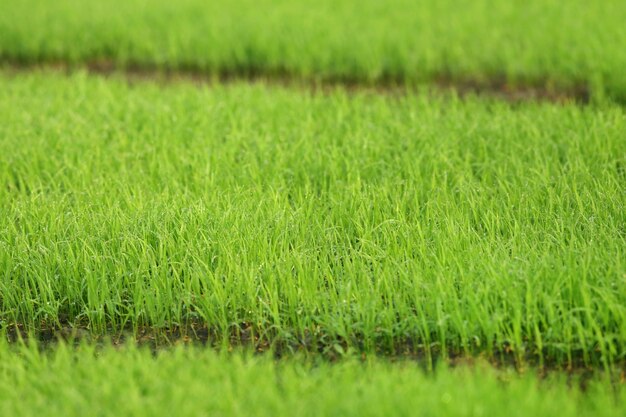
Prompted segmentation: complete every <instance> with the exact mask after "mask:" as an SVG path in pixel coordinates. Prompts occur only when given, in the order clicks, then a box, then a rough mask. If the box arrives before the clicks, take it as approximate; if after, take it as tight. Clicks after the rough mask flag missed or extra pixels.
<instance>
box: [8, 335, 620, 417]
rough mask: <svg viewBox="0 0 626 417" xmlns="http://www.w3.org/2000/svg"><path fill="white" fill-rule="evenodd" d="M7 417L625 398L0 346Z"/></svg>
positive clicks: (600, 383)
mask: <svg viewBox="0 0 626 417" xmlns="http://www.w3.org/2000/svg"><path fill="white" fill-rule="evenodd" d="M0 356H1V357H2V358H3V360H2V361H0V413H2V415H6V416H14V415H15V416H17V415H19V416H23V417H28V416H42V415H46V416H65V417H72V416H84V415H98V416H116V417H117V416H119V417H123V416H151V417H158V416H172V415H176V416H181V417H185V416H214V415H220V416H250V415H254V416H293V415H298V416H335V415H337V416H359V417H361V416H389V415H394V416H475V417H479V416H494V415H506V416H511V417H515V416H519V417H522V416H538V417H541V416H555V415H558V416H563V417H574V416H581V417H582V416H598V417H604V416H607V417H608V416H615V417H617V416H622V415H623V411H624V404H625V403H624V402H625V401H626V390H625V388H624V385H617V386H612V385H611V384H610V381H609V380H608V379H607V378H604V377H601V376H600V377H596V378H593V379H592V380H588V381H586V382H585V386H586V388H585V389H586V391H585V392H584V393H583V391H582V390H581V389H580V388H579V382H578V379H577V378H569V381H568V378H566V377H565V376H563V375H549V376H548V377H546V378H544V379H541V380H540V379H539V378H538V377H537V376H536V375H534V374H533V373H528V374H526V375H522V376H520V375H518V374H516V373H513V372H511V371H508V370H494V369H493V368H490V367H488V366H484V365H482V364H479V365H477V366H475V367H459V368H453V369H449V368H439V369H437V370H436V371H435V372H433V373H425V372H424V371H423V370H421V369H420V368H418V367H417V365H416V364H415V363H411V362H398V363H389V362H386V361H382V360H372V359H368V360H366V361H364V362H360V361H356V360H354V359H347V360H344V361H341V362H339V363H335V364H328V363H326V362H320V363H312V362H310V361H307V360H302V359H297V358H296V359H293V358H292V359H290V360H280V361H274V360H273V359H272V358H270V357H268V356H267V355H261V356H252V355H249V354H246V353H233V354H222V353H216V352H214V351H212V350H207V349H185V348H181V347H178V348H174V349H168V350H161V351H159V352H158V353H157V354H154V353H152V352H150V351H148V350H141V349H137V348H135V347H132V346H125V347H123V348H112V347H105V348H103V349H97V350H96V349H94V348H93V347H92V346H91V347H90V346H86V345H84V346H80V347H79V348H78V349H73V348H68V347H67V346H65V345H61V346H59V347H57V349H55V350H54V351H51V352H44V353H42V352H41V351H39V350H38V349H37V347H36V346H34V347H27V346H17V347H15V346H13V347H7V345H6V344H1V347H0Z"/></svg>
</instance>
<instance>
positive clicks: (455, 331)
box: [0, 74, 626, 365]
mask: <svg viewBox="0 0 626 417" xmlns="http://www.w3.org/2000/svg"><path fill="white" fill-rule="evenodd" d="M0 119H1V120H2V123H0V207H1V211H2V215H1V216H0V271H1V274H2V275H1V276H0V320H1V321H2V322H3V323H4V324H5V325H7V324H16V323H19V324H22V325H24V326H26V327H27V328H28V329H31V330H36V329H39V328H41V327H42V326H60V325H66V324H70V325H75V326H85V327H86V328H88V329H90V330H91V331H92V332H94V333H104V332H107V331H113V332H117V331H121V330H122V329H125V328H129V327H130V328H135V329H137V328H139V327H140V326H153V327H155V328H168V327H171V326H184V325H186V324H189V323H201V324H202V325H205V326H207V327H209V328H210V329H212V331H214V332H216V334H218V335H221V337H223V338H225V339H227V338H229V337H230V336H231V334H232V332H233V329H237V328H240V327H242V326H243V327H246V328H248V327H249V328H252V329H253V330H254V332H255V333H256V337H259V338H261V339H262V340H266V341H270V342H273V341H281V340H282V341H290V342H294V343H297V344H300V345H301V346H304V347H305V348H307V349H315V348H316V346H319V345H333V344H338V345H339V346H342V347H343V348H355V349H358V350H363V351H375V350H378V349H383V350H394V349H397V346H399V345H403V346H412V348H414V349H421V350H424V351H426V352H429V353H430V352H434V351H437V352H443V353H444V355H445V354H446V353H447V352H460V353H473V352H483V353H484V354H486V355H488V356H493V355H496V354H498V352H500V351H510V352H512V353H513V354H514V355H515V356H516V357H517V358H518V359H520V360H521V359H522V358H523V357H525V356H527V355H533V356H536V357H538V358H540V360H543V359H545V358H550V360H553V361H556V362H557V363H559V364H572V363H573V362H575V361H576V360H579V359H580V360H582V361H584V362H586V363H598V362H601V363H604V364H605V365H609V364H610V363H612V362H615V361H618V360H622V359H624V347H625V346H624V341H625V340H626V320H625V318H626V308H625V307H624V306H626V275H625V274H626V267H625V265H624V259H626V257H625V250H626V249H625V248H626V241H625V240H626V234H625V229H624V227H625V225H626V210H625V207H624V206H625V202H626V196H625V194H624V189H625V184H626V176H625V174H624V167H625V166H626V161H625V158H624V157H625V155H626V141H625V140H624V137H625V134H626V122H625V119H624V114H623V110H622V109H620V108H618V107H612V106H609V105H606V106H600V107H586V108H580V107H576V106H573V105H564V106H557V105H553V104H537V103H529V104H520V105H517V106H510V105H507V104H503V103H498V102H493V101H484V100H478V99H471V98H469V99H467V100H463V101H459V100H456V99H455V98H454V97H447V98H436V97H432V96H429V95H427V94H419V95H416V96H404V97H379V96H372V95H368V94H354V95H349V94H346V93H345V92H342V91H341V90H338V91H335V92H333V93H330V94H326V95H316V94H311V93H307V92H304V91H295V90H288V89H281V88H269V87H265V86H263V85H238V84H235V85H232V86H229V87H220V86H215V87H214V88H210V89H209V88H196V87H194V86H189V85H185V84H181V85H176V86H171V87H166V88H157V87H155V86H153V85H150V84H140V85H136V86H128V85H127V84H125V83H124V82H123V81H120V80H105V79H102V78H94V77H88V76H84V75H81V74H78V75H74V76H71V77H69V78H64V77H60V76H56V75H53V74H30V75H26V76H14V77H10V78H9V77H0ZM409 343H410V344H409Z"/></svg>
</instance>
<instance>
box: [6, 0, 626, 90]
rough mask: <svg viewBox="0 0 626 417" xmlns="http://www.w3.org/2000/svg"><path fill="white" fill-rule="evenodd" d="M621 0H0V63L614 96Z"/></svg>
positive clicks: (621, 55)
mask: <svg viewBox="0 0 626 417" xmlns="http://www.w3.org/2000/svg"><path fill="white" fill-rule="evenodd" d="M625 21H626V3H625V2H624V1H621V0H602V1H594V2H590V1H583V0H574V1H569V2H567V4H566V5H564V4H563V2H561V1H556V0H532V1H521V0H515V1H508V0H501V1H488V0H475V1H466V2H458V1H449V0H448V1H446V0H430V1H421V2H414V1H409V0H394V1H386V2H380V1H374V0H372V1H368V0H366V1H353V0H321V1H320V0H316V1H293V0H288V1H287V0H283V1H276V0H261V1H259V0H255V1H251V0H235V1H229V2H216V1H213V2H206V1H203V0H179V1H176V2H171V1H166V0H157V1H146V0H132V1H129V0H111V1H106V2H102V1H84V0H57V1H53V2H52V1H46V0H4V1H3V2H2V13H0V60H3V61H5V62H7V61H8V62H13V63H25V64H29V63H39V62H50V61H53V62H54V61H66V62H70V63H81V62H87V61H90V62H93V61H105V62H112V63H114V64H115V65H117V66H120V67H124V66H139V67H148V68H153V67H157V68H169V69H186V70H195V71H201V72H207V73H213V74H220V73H222V74H223V73H226V74H234V75H240V76H246V75H252V74H261V75H287V76H291V77H304V78H310V79H334V80H337V79H339V80H350V81H356V82H379V81H387V82H388V81H392V82H398V83H409V84H415V83H420V82H431V81H433V80H440V79H447V80H451V81H452V82H470V83H477V84H479V85H491V84H493V83H496V84H512V85H516V84H523V85H536V86H540V87H542V88H547V89H578V88H588V89H591V90H592V93H593V94H594V95H599V96H601V95H603V94H606V95H608V96H610V97H612V98H614V99H616V100H619V101H621V102H626V77H625V76H624V68H626V48H624V45H626V25H624V22H625Z"/></svg>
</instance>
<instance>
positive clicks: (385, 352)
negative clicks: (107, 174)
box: [4, 323, 626, 382]
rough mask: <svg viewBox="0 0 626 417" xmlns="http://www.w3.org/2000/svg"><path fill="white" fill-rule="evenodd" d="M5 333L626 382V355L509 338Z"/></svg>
mask: <svg viewBox="0 0 626 417" xmlns="http://www.w3.org/2000/svg"><path fill="white" fill-rule="evenodd" d="M4 333H5V335H6V338H7V339H8V341H9V342H10V343H17V342H19V341H20V340H23V341H29V340H35V341H36V342H37V343H38V344H39V346H41V347H42V348H43V349H48V348H53V347H54V346H55V345H56V344H57V343H59V342H65V343H70V344H75V345H79V344H80V343H85V342H86V343H91V344H96V345H101V346H104V345H105V344H111V345H113V346H122V345H124V344H126V343H134V344H137V345H139V346H142V347H146V348H148V349H150V350H152V351H153V352H154V353H157V352H158V351H159V350H161V349H167V348H170V347H172V346H176V345H191V346H194V345H195V346H204V347H209V348H216V349H226V350H229V351H232V350H239V349H245V350H251V351H254V352H257V353H271V354H272V355H273V356H274V357H275V358H277V359H280V358H283V357H289V356H291V355H304V356H313V357H319V358H321V359H323V360H328V361H331V362H332V361H336V360H339V359H341V358H343V357H346V356H352V357H354V356H357V357H361V358H362V359H366V358H367V357H368V356H376V357H385V358H387V359H388V360H389V361H391V362H395V361H407V360H408V361H414V362H417V363H418V364H420V366H422V367H423V368H424V369H425V370H431V369H434V368H436V367H437V366H439V365H441V364H446V365H447V366H466V365H473V364H475V363H479V362H480V363H489V364H491V365H492V366H494V367H496V368H515V369H516V370H518V371H520V372H523V371H524V370H526V369H529V368H532V369H535V370H537V371H539V375H548V374H550V373H553V372H565V373H567V374H569V375H571V376H573V377H582V378H587V377H591V376H593V374H594V373H596V372H598V371H609V370H610V372H611V374H614V376H615V378H617V379H618V380H620V379H621V380H623V381H624V382H626V360H619V361H617V362H613V363H611V364H607V363H604V362H603V361H602V357H601V356H600V354H599V352H598V353H597V354H595V355H587V356H585V355H584V352H582V351H580V352H574V353H572V354H571V355H570V357H569V359H567V358H566V356H565V355H563V357H556V356H554V355H552V354H550V352H548V351H545V352H531V351H525V352H516V351H515V350H514V349H513V348H512V347H511V346H510V345H508V344H507V343H504V344H501V345H494V346H492V347H491V349H490V350H488V349H476V348H475V349H468V350H461V349H455V348H445V349H442V348H441V347H440V346H439V345H438V344H437V343H431V344H430V345H428V346H426V345H425V344H424V343H423V342H422V341H420V340H418V339H416V338H411V337H406V338H403V339H396V340H394V341H393V342H390V341H389V340H387V339H381V340H380V341H374V343H370V344H369V345H367V344H366V343H365V340H366V338H365V337H363V336H362V335H358V334H355V335H351V336H350V338H349V339H346V338H342V337H337V336H330V335H325V334H323V333H319V332H314V331H308V330H307V331H305V333H304V334H302V335H297V336H296V335H294V336H292V337H285V336H283V335H279V334H278V333H276V334H270V333H271V332H268V331H262V330H259V329H255V328H254V326H252V325H250V324H248V323H240V324H239V325H237V326H233V327H232V328H231V329H230V330H229V333H228V336H226V337H224V336H223V335H224V332H223V331H222V330H220V329H211V328H209V327H207V326H206V325H204V324H200V323H197V324H189V325H186V326H172V327H170V328H153V327H149V326H144V327H139V328H136V329H132V328H128V329H124V330H121V331H120V330H113V329H108V330H107V331H106V332H105V333H97V332H93V331H91V330H90V329H88V328H87V327H80V326H71V325H69V324H64V325H62V326H60V327H44V328H42V329H39V330H37V331H35V332H33V331H27V330H26V329H25V327H24V326H21V325H12V326H7V327H5V329H4Z"/></svg>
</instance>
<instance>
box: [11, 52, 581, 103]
mask: <svg viewBox="0 0 626 417" xmlns="http://www.w3.org/2000/svg"><path fill="white" fill-rule="evenodd" d="M0 69H3V70H4V71H5V72H6V73H9V74H11V73H20V72H28V71H45V70H53V71H57V72H62V73H66V74H71V73H74V72H77V71H86V72H88V73H91V74H97V75H100V76H119V77H123V78H125V79H126V80H127V81H128V82H129V83H138V82H145V81H149V82H156V83H161V84H171V83H177V82H187V83H194V84H198V85H207V84H208V85H211V84H229V83H238V82H248V83H261V84H267V85H276V86H281V87H289V88H299V89H304V90H309V91H312V92H315V93H328V92H332V91H334V90H337V89H343V90H345V91H348V92H352V93H359V92H364V93H372V94H381V95H385V94H386V95H402V94H407V93H411V92H415V91H416V90H419V89H428V90H431V91H432V92H440V93H446V94H454V95H458V96H459V97H467V96H484V97H487V98H494V99H498V100H503V101H507V102H511V103H518V102H525V101H545V102H552V103H561V104H564V103H577V104H589V103H590V102H591V101H592V92H591V89H590V88H589V87H588V86H587V85H585V84H584V83H582V82H581V83H578V84H576V85H575V86H571V87H563V86H554V85H552V83H551V82H550V80H548V79H545V80H541V79H538V80H528V81H518V82H515V83H512V82H510V81H508V80H507V79H506V77H504V76H492V77H486V78H480V79H477V78H472V77H467V78H459V77H455V76H453V75H451V74H441V75H439V76H437V77H434V78H433V79H430V80H425V81H423V82H409V81H405V80H402V79H398V78H397V77H393V76H392V75H384V74H383V75H382V76H380V77H378V78H376V79H374V80H364V79H360V78H351V77H345V76H325V77H315V76H300V75H294V74H293V73H290V72H288V71H286V70H267V69H255V68H233V69H229V70H215V71H212V70H201V69H198V68H194V67H180V68H168V67H157V66H150V65H142V64H132V63H131V64H125V65H119V64H117V63H115V62H113V61H109V60H94V61H90V62H86V63H81V64H72V63H69V62H64V61H44V62H20V61H15V60H8V59H4V60H3V59H2V58H1V57H0Z"/></svg>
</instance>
